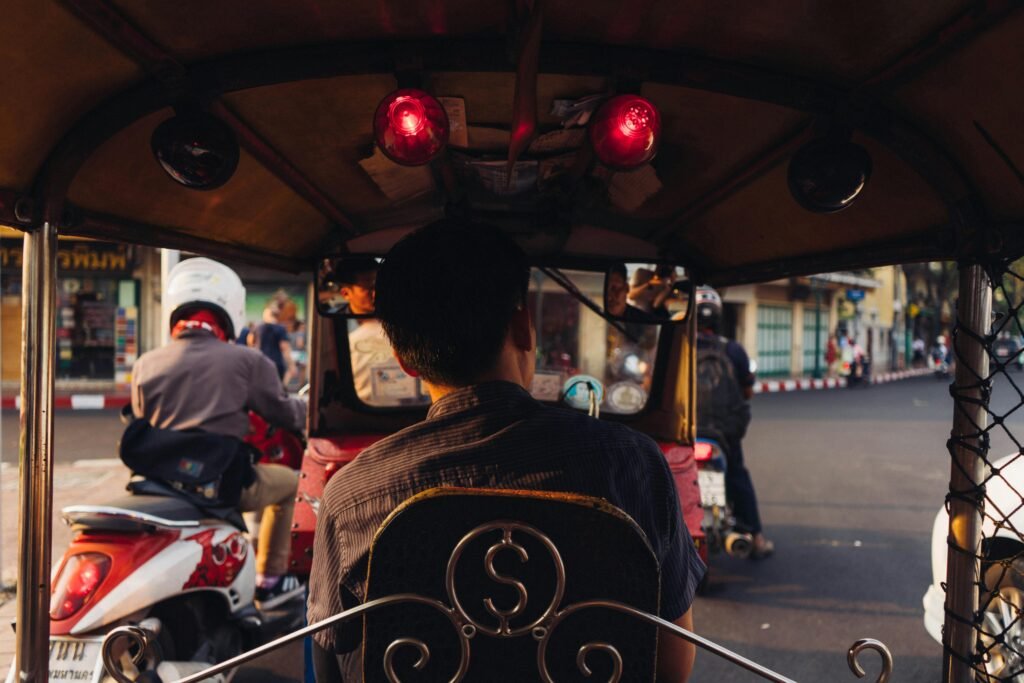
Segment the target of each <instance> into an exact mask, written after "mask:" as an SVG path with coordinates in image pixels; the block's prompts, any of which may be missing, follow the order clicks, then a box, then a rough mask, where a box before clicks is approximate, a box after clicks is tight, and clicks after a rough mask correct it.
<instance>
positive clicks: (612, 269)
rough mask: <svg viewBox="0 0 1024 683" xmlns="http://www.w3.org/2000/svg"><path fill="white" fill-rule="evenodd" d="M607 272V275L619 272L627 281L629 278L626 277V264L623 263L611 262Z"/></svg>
mask: <svg viewBox="0 0 1024 683" xmlns="http://www.w3.org/2000/svg"><path fill="white" fill-rule="evenodd" d="M608 274H609V275H615V274H619V275H621V276H622V279H623V280H626V281H627V282H628V281H629V278H628V277H626V264H625V263H613V264H612V265H611V266H609V267H608Z"/></svg>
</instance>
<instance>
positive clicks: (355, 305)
mask: <svg viewBox="0 0 1024 683" xmlns="http://www.w3.org/2000/svg"><path fill="white" fill-rule="evenodd" d="M376 282H377V271H372V270H371V271H365V272H362V273H358V274H357V275H356V278H355V281H354V282H343V283H342V284H341V289H340V291H339V293H340V294H341V296H342V297H343V298H344V299H345V301H347V302H348V308H349V312H351V313H353V314H355V315H369V314H371V313H373V312H374V310H376V306H375V304H374V301H375V298H376V294H377V290H376Z"/></svg>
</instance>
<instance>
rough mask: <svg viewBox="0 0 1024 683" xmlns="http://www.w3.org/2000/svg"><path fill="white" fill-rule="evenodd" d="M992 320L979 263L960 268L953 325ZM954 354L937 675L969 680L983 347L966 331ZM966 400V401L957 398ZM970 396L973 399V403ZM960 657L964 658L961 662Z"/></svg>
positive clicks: (984, 325)
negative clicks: (955, 397)
mask: <svg viewBox="0 0 1024 683" xmlns="http://www.w3.org/2000/svg"><path fill="white" fill-rule="evenodd" d="M991 320H992V289H991V288H990V287H989V282H988V276H987V275H986V273H985V270H984V269H983V268H982V267H981V266H979V265H967V266H961V267H960V298H959V304H958V307H957V325H958V326H959V327H960V328H962V329H964V330H968V331H970V332H973V333H974V334H977V335H979V336H984V335H985V334H987V333H988V331H989V326H990V325H991ZM954 345H955V358H956V379H955V383H954V389H955V393H956V395H958V396H960V397H962V398H961V399H958V400H957V401H956V404H955V405H954V408H953V434H952V435H953V438H954V439H958V440H960V441H959V443H957V444H956V445H955V446H954V450H953V453H952V456H953V463H952V467H951V474H950V480H949V491H950V493H951V494H953V495H952V496H951V498H950V504H949V540H948V542H949V551H948V554H947V561H946V586H947V588H946V619H945V626H944V628H943V632H942V641H943V645H944V647H945V650H946V653H945V655H944V656H943V664H942V672H943V676H942V680H943V681H945V682H946V683H971V682H972V681H974V679H975V675H974V667H973V666H972V665H971V664H970V659H971V657H972V656H973V655H974V648H975V644H976V641H977V633H976V632H975V630H974V625H973V622H974V613H975V612H976V611H977V610H978V586H977V583H978V578H979V571H980V567H979V563H978V559H977V557H978V553H979V552H980V550H981V523H982V517H981V513H982V507H983V506H984V501H983V500H977V499H975V498H974V497H973V494H974V491H975V490H976V488H977V486H978V484H980V483H981V481H982V479H983V477H984V467H985V455H987V453H986V452H985V450H984V449H985V448H986V447H985V445H984V442H983V440H982V438H981V437H982V431H983V430H984V429H985V426H986V424H987V413H986V408H987V407H988V397H987V394H983V392H982V386H981V385H982V383H983V380H985V378H987V377H988V354H987V353H986V351H985V347H984V346H983V345H982V344H981V343H980V342H979V341H978V340H976V339H974V338H972V337H971V336H970V335H969V334H958V335H957V336H956V338H955V340H954ZM963 399H967V400H963ZM974 401H977V403H975V402H974ZM965 660H966V661H965Z"/></svg>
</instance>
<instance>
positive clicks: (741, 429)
mask: <svg viewBox="0 0 1024 683" xmlns="http://www.w3.org/2000/svg"><path fill="white" fill-rule="evenodd" d="M696 304H697V311H696V313H697V329H698V333H697V377H698V380H697V385H698V397H697V431H698V434H706V435H707V436H710V437H712V438H715V439H716V440H719V441H721V442H723V443H722V445H723V446H724V447H725V454H726V464H727V469H726V473H725V488H726V495H727V496H728V497H729V500H730V501H731V502H732V508H733V514H734V515H735V516H736V529H737V531H743V532H747V533H749V534H751V536H752V537H753V549H752V551H751V554H750V556H751V557H752V558H754V559H760V558H764V557H768V556H769V555H771V554H772V553H773V552H774V551H775V545H774V544H773V543H772V542H771V541H769V540H768V539H766V538H765V537H764V533H763V532H762V529H761V516H760V513H759V512H758V508H757V495H756V494H755V492H754V482H753V481H751V479H750V472H748V471H747V468H746V466H745V465H744V464H743V446H742V440H743V436H744V435H745V434H746V432H747V426H748V425H749V424H750V404H749V403H748V401H749V399H750V397H751V396H753V393H754V375H753V373H752V372H751V371H750V359H749V357H748V356H747V352H746V351H745V350H744V349H743V346H742V345H740V343H739V342H737V341H735V340H730V339H726V338H725V337H722V336H720V334H719V331H720V329H721V322H722V299H721V297H720V296H719V295H718V292H716V291H715V290H714V289H712V288H711V287H698V288H697V291H696Z"/></svg>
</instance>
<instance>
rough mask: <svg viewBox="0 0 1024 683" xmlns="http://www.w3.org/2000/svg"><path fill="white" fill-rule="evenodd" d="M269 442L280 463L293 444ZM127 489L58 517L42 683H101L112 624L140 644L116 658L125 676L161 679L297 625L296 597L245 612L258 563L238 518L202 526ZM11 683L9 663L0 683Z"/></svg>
mask: <svg viewBox="0 0 1024 683" xmlns="http://www.w3.org/2000/svg"><path fill="white" fill-rule="evenodd" d="M260 433H261V434H263V435H264V436H266V434H265V432H260ZM271 436H274V435H273V434H271ZM277 436H278V438H277V439H271V440H270V441H271V442H273V443H275V444H277V445H278V446H281V445H284V446H285V447H284V451H285V452H286V453H287V452H289V451H293V450H294V448H295V444H296V443H299V444H301V441H299V440H298V437H296V436H295V435H288V436H287V437H286V436H285V435H284V434H283V433H282V432H278V434H277ZM282 440H283V442H282ZM264 455H265V457H266V458H267V459H270V460H273V461H279V460H281V459H282V455H283V454H277V453H266V452H265V451H264ZM132 490H133V493H134V495H128V496H124V497H121V498H118V499H115V500H112V501H110V502H108V503H105V504H102V505H73V506H70V507H66V508H64V509H63V511H62V513H63V517H64V520H65V522H66V523H67V524H69V525H70V526H71V528H72V531H73V536H72V540H71V544H70V545H69V546H68V548H67V550H66V551H65V552H64V556H63V557H62V558H61V560H60V561H59V562H58V563H57V564H56V567H57V570H56V572H55V574H54V577H53V581H52V592H51V599H50V665H49V669H50V679H51V680H65V681H69V680H70V681H92V682H94V683H98V682H100V681H103V680H105V677H104V673H103V664H102V662H101V653H100V648H101V644H102V641H103V638H104V636H105V635H106V634H107V633H108V632H109V631H111V630H112V629H114V628H117V627H120V626H127V625H132V626H137V627H139V628H140V629H142V630H143V631H144V632H145V633H146V636H147V638H146V640H147V642H148V643H149V645H148V646H147V649H146V651H145V652H137V651H128V650H126V651H124V652H121V653H118V656H119V657H120V658H121V659H122V661H123V663H124V664H125V666H127V667H128V668H127V669H126V671H128V672H129V673H131V671H132V667H134V668H135V669H136V673H138V674H140V675H144V677H146V678H148V679H149V680H153V678H152V677H153V675H154V674H155V675H156V676H158V677H159V679H160V680H164V681H169V680H177V679H179V678H182V677H184V676H187V675H189V674H191V673H196V672H198V671H201V670H202V669H204V668H205V667H207V666H209V665H210V664H211V663H215V662H219V661H224V660H225V659H228V658H230V657H232V656H235V655H237V654H239V653H241V652H243V651H245V650H248V649H251V648H252V647H255V646H257V645H260V644H262V643H264V642H267V641H268V640H270V639H272V638H274V637H277V636H279V635H281V634H283V633H285V632H288V631H291V630H293V629H295V628H298V627H300V626H301V625H302V623H303V620H304V617H305V599H304V592H299V593H298V594H296V595H294V596H293V597H291V598H290V599H288V600H285V601H284V602H283V603H281V604H278V605H273V606H271V607H269V608H268V606H266V605H258V604H256V603H255V602H254V594H255V578H256V568H255V566H256V560H255V555H256V553H255V548H254V545H253V543H252V542H251V541H250V537H249V534H248V533H247V530H246V527H245V523H244V522H243V521H242V518H241V516H240V515H239V514H238V513H235V512H232V513H231V514H227V515H225V517H224V518H218V517H214V516H211V514H210V513H209V512H208V511H204V510H202V509H200V508H199V507H197V506H195V505H193V504H192V503H191V502H189V501H187V500H185V499H183V498H181V497H179V496H177V495H175V492H174V490H173V489H172V488H170V487H169V486H167V485H165V484H162V483H160V482H155V481H148V480H135V481H133V483H132ZM13 676H14V666H13V663H12V666H11V670H10V674H9V675H8V678H7V682H8V683H13V681H14V679H13ZM220 680H226V679H224V678H223V677H221V678H220Z"/></svg>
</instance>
